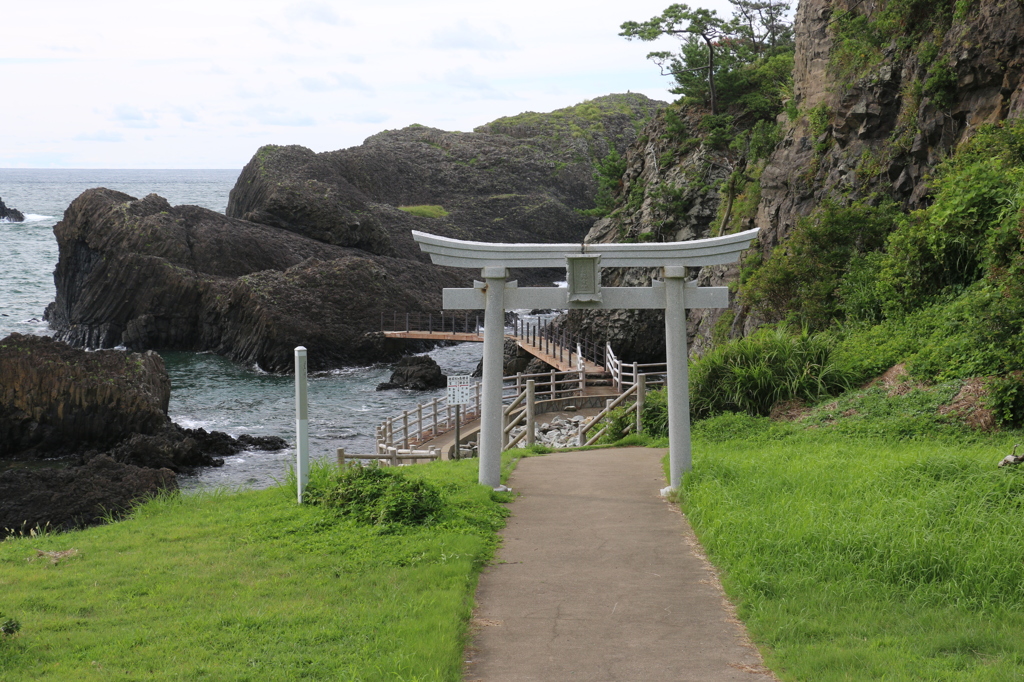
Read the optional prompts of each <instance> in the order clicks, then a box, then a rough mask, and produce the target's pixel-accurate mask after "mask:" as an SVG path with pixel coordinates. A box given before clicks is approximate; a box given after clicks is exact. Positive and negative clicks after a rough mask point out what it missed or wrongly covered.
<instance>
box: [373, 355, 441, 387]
mask: <svg viewBox="0 0 1024 682" xmlns="http://www.w3.org/2000/svg"><path fill="white" fill-rule="evenodd" d="M447 385H448V379H447V377H445V375H444V374H442V373H441V367H440V366H439V365H438V364H437V361H436V360H434V358H432V357H430V356H429V355H409V356H407V357H404V358H402V359H401V360H399V361H398V364H397V365H395V371H394V372H392V373H391V378H390V379H388V380H387V381H385V382H383V383H380V384H377V390H378V391H387V390H390V389H393V388H408V389H412V390H414V391H429V390H431V389H434V388H444V387H445V386H447Z"/></svg>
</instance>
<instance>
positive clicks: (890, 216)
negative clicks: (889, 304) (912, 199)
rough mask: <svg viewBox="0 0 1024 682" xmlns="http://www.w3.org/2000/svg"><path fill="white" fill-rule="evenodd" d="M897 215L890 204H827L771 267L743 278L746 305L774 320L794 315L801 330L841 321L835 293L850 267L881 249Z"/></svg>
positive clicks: (803, 220)
mask: <svg viewBox="0 0 1024 682" xmlns="http://www.w3.org/2000/svg"><path fill="white" fill-rule="evenodd" d="M897 215H898V209H897V207H896V206H895V205H894V204H893V203H891V202H883V203H881V204H880V205H878V206H870V205H868V204H866V203H859V204H854V205H853V206H848V207H843V206H839V205H838V204H836V203H835V202H832V201H825V202H823V204H822V206H821V208H820V209H819V210H818V211H817V212H815V213H814V214H812V215H811V216H808V217H806V218H801V219H800V220H799V221H798V222H797V225H796V227H795V228H794V230H793V232H792V233H791V234H790V235H789V237H788V239H787V240H786V241H785V242H784V243H783V244H781V245H780V246H779V247H777V248H776V249H775V250H774V251H773V252H772V254H771V256H770V257H769V259H768V261H767V262H765V263H764V264H763V265H762V266H761V267H759V268H757V269H756V270H754V271H751V272H749V273H746V276H745V277H744V276H743V275H741V282H742V286H741V292H742V293H741V298H742V300H743V302H744V303H746V304H748V305H750V306H751V307H753V308H754V309H755V310H757V311H758V312H760V313H761V314H762V315H764V316H765V317H767V318H769V319H772V320H782V319H785V318H786V317H787V316H793V317H795V321H796V322H797V323H798V324H800V325H801V326H807V327H809V328H810V329H812V330H819V329H824V328H825V327H827V326H828V325H829V324H831V323H832V322H833V321H834V320H835V319H837V318H842V315H843V308H842V306H841V304H840V302H839V300H838V299H837V297H836V290H837V289H839V288H840V286H841V284H842V282H843V278H844V277H845V276H846V275H847V273H848V271H849V270H850V269H851V263H855V262H857V256H859V255H861V254H865V253H869V252H871V251H875V250H877V249H879V248H881V246H882V244H883V243H884V240H885V237H886V235H887V234H888V233H889V232H890V231H891V230H892V229H893V226H894V224H895V220H896V216H897ZM848 289H849V287H848ZM851 293H852V292H850V291H848V292H847V295H850V294H851Z"/></svg>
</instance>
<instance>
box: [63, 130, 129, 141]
mask: <svg viewBox="0 0 1024 682" xmlns="http://www.w3.org/2000/svg"><path fill="white" fill-rule="evenodd" d="M72 139H74V140H76V141H78V142H124V136H123V135H122V134H121V133H116V132H110V131H109V130H98V131H96V132H95V133H79V134H78V135H75V137H74V138H72Z"/></svg>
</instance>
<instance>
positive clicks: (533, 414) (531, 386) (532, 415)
mask: <svg viewBox="0 0 1024 682" xmlns="http://www.w3.org/2000/svg"><path fill="white" fill-rule="evenodd" d="M536 391H537V382H536V381H534V380H533V379H529V380H527V382H526V447H530V446H531V445H533V444H534V443H535V442H536V441H537V436H536V434H535V433H534V429H535V428H536V424H537V403H536V398H535V396H536Z"/></svg>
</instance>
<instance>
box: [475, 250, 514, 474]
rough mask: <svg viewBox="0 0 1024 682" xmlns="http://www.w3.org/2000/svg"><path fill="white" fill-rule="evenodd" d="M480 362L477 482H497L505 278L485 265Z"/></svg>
mask: <svg viewBox="0 0 1024 682" xmlns="http://www.w3.org/2000/svg"><path fill="white" fill-rule="evenodd" d="M481 274H482V275H483V278H484V282H485V287H484V300H485V305H484V358H483V360H484V364H483V371H484V376H483V387H482V389H481V393H480V442H479V444H478V445H479V447H478V452H479V453H480V475H479V481H480V483H482V484H484V485H487V486H490V487H492V488H497V487H498V486H500V485H501V436H502V433H501V432H502V418H501V413H502V404H501V385H502V377H503V374H504V373H503V369H504V367H503V365H504V359H505V280H506V279H508V270H507V269H505V268H502V267H493V266H492V267H485V268H483V270H482V273H481Z"/></svg>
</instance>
